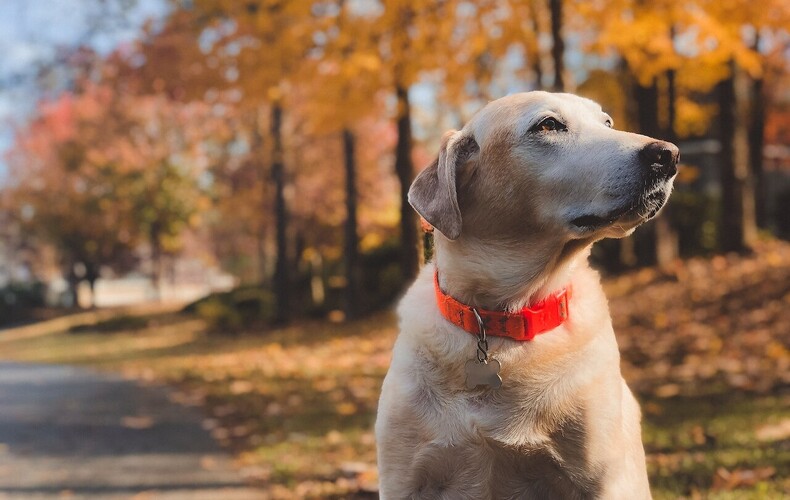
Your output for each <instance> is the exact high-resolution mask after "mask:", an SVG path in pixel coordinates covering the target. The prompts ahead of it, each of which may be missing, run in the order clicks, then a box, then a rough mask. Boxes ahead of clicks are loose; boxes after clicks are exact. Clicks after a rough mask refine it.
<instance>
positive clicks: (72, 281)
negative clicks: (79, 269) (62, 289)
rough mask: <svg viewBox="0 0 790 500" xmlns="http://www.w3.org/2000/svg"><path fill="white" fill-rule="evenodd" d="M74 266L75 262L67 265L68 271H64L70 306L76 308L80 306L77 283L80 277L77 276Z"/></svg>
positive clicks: (78, 283)
mask: <svg viewBox="0 0 790 500" xmlns="http://www.w3.org/2000/svg"><path fill="white" fill-rule="evenodd" d="M75 266H76V264H75V263H71V264H70V265H69V267H68V272H67V273H66V282H67V283H68V287H69V288H68V294H69V297H70V299H71V304H70V307H71V308H75V309H76V308H79V307H80V296H79V285H80V281H81V279H80V277H79V276H77V273H76V271H75V269H74V267H75Z"/></svg>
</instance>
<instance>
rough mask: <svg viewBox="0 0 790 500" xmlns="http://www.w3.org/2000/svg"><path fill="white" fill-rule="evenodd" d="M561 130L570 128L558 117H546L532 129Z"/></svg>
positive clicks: (540, 130)
mask: <svg viewBox="0 0 790 500" xmlns="http://www.w3.org/2000/svg"><path fill="white" fill-rule="evenodd" d="M561 130H568V127H566V126H565V125H564V124H562V123H561V122H560V121H559V120H557V119H556V118H546V119H545V120H543V121H541V122H540V123H538V124H537V125H535V126H534V127H532V129H531V131H532V132H551V131H561Z"/></svg>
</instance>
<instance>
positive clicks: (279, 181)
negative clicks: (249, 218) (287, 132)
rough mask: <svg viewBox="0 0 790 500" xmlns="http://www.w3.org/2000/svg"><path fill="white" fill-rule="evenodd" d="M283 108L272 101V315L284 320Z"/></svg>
mask: <svg viewBox="0 0 790 500" xmlns="http://www.w3.org/2000/svg"><path fill="white" fill-rule="evenodd" d="M282 115H283V109H282V106H281V105H280V104H279V103H275V104H273V105H272V117H271V133H272V180H273V181H274V217H275V228H276V240H277V241H276V243H277V257H276V259H277V260H276V263H275V266H274V293H275V295H276V296H277V309H276V311H275V315H274V319H275V322H277V323H285V322H287V321H288V319H289V318H290V291H291V290H290V282H289V276H288V234H287V229H288V211H287V207H286V202H285V164H284V160H283V144H282Z"/></svg>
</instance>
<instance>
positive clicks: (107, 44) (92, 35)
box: [0, 0, 167, 181]
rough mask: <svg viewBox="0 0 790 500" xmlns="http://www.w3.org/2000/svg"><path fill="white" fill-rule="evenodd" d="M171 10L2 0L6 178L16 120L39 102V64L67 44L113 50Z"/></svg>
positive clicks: (161, 3)
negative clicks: (34, 81)
mask: <svg viewBox="0 0 790 500" xmlns="http://www.w3.org/2000/svg"><path fill="white" fill-rule="evenodd" d="M124 9H126V11H124ZM166 12H167V1H166V0H0V54H2V57H0V181H2V178H3V175H4V173H5V165H4V163H3V161H2V156H3V154H4V153H5V151H6V150H7V149H8V148H9V147H10V145H11V143H12V141H13V124H14V123H20V122H24V121H25V118H26V117H27V116H29V115H30V113H31V112H32V110H33V108H34V106H35V103H36V98H37V93H36V90H35V88H34V86H33V85H32V84H31V83H32V78H33V76H34V74H35V68H36V66H37V65H40V64H46V63H47V62H50V61H52V60H53V58H54V57H55V55H56V53H57V51H58V49H59V48H62V47H65V48H69V47H76V46H79V45H81V44H85V45H89V46H91V47H92V48H94V49H95V50H96V51H98V52H99V53H102V54H106V53H108V52H111V51H112V50H113V49H114V48H116V47H117V46H118V45H120V44H123V43H128V42H130V41H132V40H134V38H135V37H137V36H138V35H139V34H140V30H141V28H142V26H143V24H144V23H145V21H146V20H147V19H151V18H153V19H157V18H161V17H163V16H164V15H165V14H166ZM96 25H98V28H95V29H92V27H95V26H96Z"/></svg>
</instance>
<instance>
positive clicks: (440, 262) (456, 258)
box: [434, 235, 592, 311]
mask: <svg viewBox="0 0 790 500" xmlns="http://www.w3.org/2000/svg"><path fill="white" fill-rule="evenodd" d="M591 244H592V241H582V240H575V241H572V242H570V243H562V242H551V241H549V242H544V243H543V244H542V245H540V246H538V245H529V244H527V245H525V244H523V243H519V244H515V243H506V242H491V241H481V240H474V239H468V238H467V239H459V240H455V241H450V240H448V239H447V238H444V237H443V236H441V235H436V237H435V257H434V261H435V263H436V268H437V271H438V273H439V284H440V286H441V288H442V290H443V291H444V292H445V293H446V294H448V295H450V296H452V297H453V298H455V299H456V300H458V301H460V302H463V303H464V304H468V305H471V306H475V307H481V308H484V309H491V310H507V311H517V310H519V309H521V308H523V307H525V306H528V305H530V304H533V303H536V302H538V301H540V300H542V299H544V298H545V297H547V296H548V295H549V294H550V293H552V292H554V291H556V290H559V289H561V288H562V287H564V286H566V285H567V284H568V283H570V281H571V278H572V275H573V271H574V269H575V268H576V267H577V265H578V264H579V263H580V262H583V261H584V260H586V258H587V256H588V254H589V249H590V246H591Z"/></svg>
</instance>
